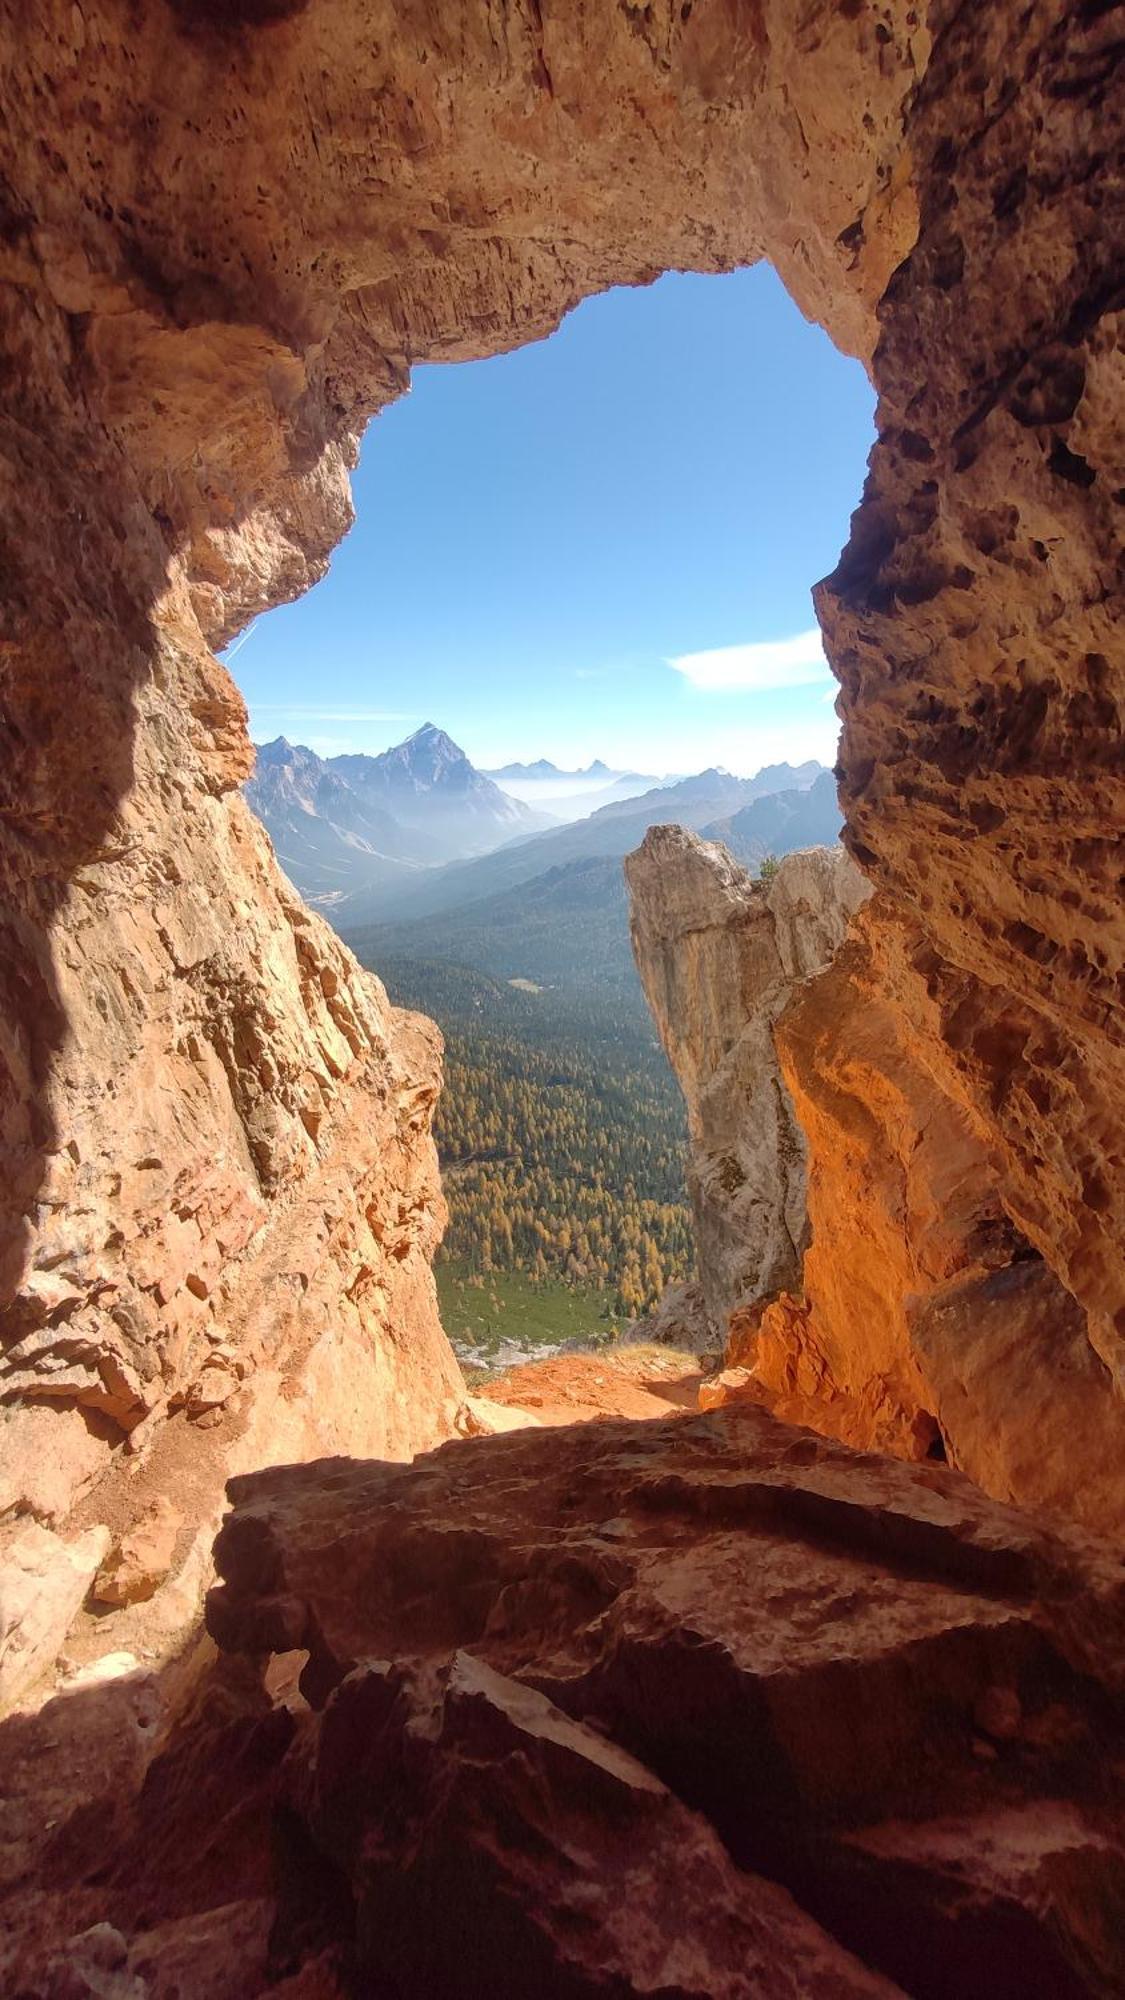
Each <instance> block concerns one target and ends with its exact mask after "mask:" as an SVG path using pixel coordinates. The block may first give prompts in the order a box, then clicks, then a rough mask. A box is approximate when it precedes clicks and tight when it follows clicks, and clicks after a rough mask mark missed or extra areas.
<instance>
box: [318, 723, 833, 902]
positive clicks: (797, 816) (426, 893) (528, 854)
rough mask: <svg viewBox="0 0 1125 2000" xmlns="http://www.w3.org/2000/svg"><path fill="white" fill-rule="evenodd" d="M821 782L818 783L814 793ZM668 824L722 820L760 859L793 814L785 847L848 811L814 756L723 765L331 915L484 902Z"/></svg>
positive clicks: (800, 843) (372, 892)
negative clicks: (751, 772) (783, 797)
mask: <svg viewBox="0 0 1125 2000" xmlns="http://www.w3.org/2000/svg"><path fill="white" fill-rule="evenodd" d="M822 780H826V783H821V781H822ZM818 783H820V790H819V791H816V792H815V796H814V795H813V794H814V788H815V787H816V785H817V784H818ZM782 793H785V794H793V797H792V799H791V800H790V802H789V803H788V804H787V805H784V806H773V807H770V808H769V809H768V811H767V815H766V823H761V824H760V823H759V822H758V821H757V820H755V819H746V820H744V819H743V818H742V815H743V813H744V812H745V813H748V812H749V811H750V809H751V808H752V807H754V806H755V805H756V804H761V803H764V802H765V801H766V800H767V799H769V798H772V797H773V796H774V795H775V794H782ZM806 795H807V796H806ZM669 821H674V822H676V823H678V824H679V825H680V826H688V827H692V828H694V829H695V830H696V831H697V832H701V833H703V834H704V835H705V836H706V837H707V838H709V839H710V838H716V839H720V838H724V835H723V834H720V833H719V832H718V831H717V829H718V828H719V826H720V825H722V826H723V827H726V828H729V844H730V845H731V846H732V848H733V850H734V851H735V852H736V854H738V855H739V856H740V857H741V856H742V855H745V858H746V859H748V860H752V859H759V858H760V857H761V856H762V855H763V854H766V853H768V852H770V851H771V836H772V835H773V834H775V833H776V834H777V835H778V836H780V835H781V831H782V829H783V828H784V827H787V826H788V825H789V822H790V821H792V826H791V828H790V831H789V832H788V833H787V834H786V835H785V839H784V845H783V846H782V847H780V848H779V849H778V852H782V853H784V852H788V850H789V848H791V847H807V846H809V845H810V844H812V845H815V844H818V843H819V842H821V841H824V840H829V841H831V840H834V839H835V838H836V834H837V831H838V829H839V826H840V815H839V813H838V812H837V810H836V787H835V784H834V782H833V780H832V778H831V776H830V774H829V773H827V772H826V771H824V769H823V767H822V766H821V765H820V764H817V763H815V762H809V763H807V764H800V765H796V766H795V765H792V764H771V765H768V766H767V767H766V769H765V770H763V771H759V772H758V773H757V775H756V776H755V777H753V778H734V777H732V776H731V774H730V772H729V771H721V770H717V769H715V770H709V771H701V772H699V773H698V775H697V776H695V777H692V778H683V779H681V780H680V781H679V782H678V783H677V784H673V785H661V786H657V787H654V788H653V789H652V790H650V791H647V792H645V793H643V794H642V795H641V796H640V797H639V798H631V799H621V800H615V801H613V802H611V803H610V804H609V805H605V806H602V807H601V808H600V809H599V810H598V811H597V812H594V813H591V814H590V816H589V818H587V819H583V820H579V821H577V822H576V823H574V824H572V825H569V826H559V827H551V828H549V829H548V830H547V831H546V832H543V833H537V834H534V835H532V836H530V837H528V838H523V837H519V838H517V839H515V840H512V841H509V842H508V843H507V844H506V845H504V846H503V847H499V848H497V849H495V850H494V851H493V852H492V853H491V854H486V855H481V856H477V857H475V858H473V859H470V860H465V861H453V862H449V863H447V864H446V866H445V867H443V868H434V869H429V870H427V871H426V872H425V873H424V874H422V875H417V874H416V875H414V876H412V877H411V878H410V879H409V880H403V879H402V877H401V876H399V877H398V878H396V879H394V880H391V879H385V880H384V881H382V882H380V883H379V884H378V886H377V887H373V888H358V889H356V890H355V891H354V892H353V893H352V894H351V895H348V896H346V897H344V898H342V899H341V901H340V902H339V904H338V905H337V907H336V908H334V909H333V911H332V921H333V923H335V924H336V925H337V928H338V929H340V930H342V931H347V930H350V929H352V928H354V927H355V926H356V925H359V924H366V923H378V922H382V921H389V920H393V919H400V918H414V917H424V916H430V915H433V914H435V913H436V912H438V911H440V910H447V909H452V908H454V907H461V906H463V905H465V904H469V903H477V902H480V901H481V900H482V899H483V898H485V897H489V896H494V895H496V894H498V893H499V892H500V891H501V890H504V889H511V888H515V887H517V886H518V885H519V884H520V883H522V882H530V881H531V880H532V879H533V878H534V877H535V876H538V875H542V874H544V873H546V871H547V870H548V869H551V868H560V867H564V866H565V865H566V864H567V863H568V862H571V861H585V860H589V859H591V858H593V857H594V856H598V855H604V856H610V857H613V858H614V859H616V860H620V859H621V858H622V857H623V856H624V855H626V854H628V853H629V852H630V851H631V849H632V848H634V847H637V846H638V845H639V844H640V842H641V841H642V840H643V839H644V836H645V834H646V833H647V831H648V829H649V827H650V826H659V825H661V824H662V823H665V822H669ZM767 823H768V824H767ZM713 829H714V831H713Z"/></svg>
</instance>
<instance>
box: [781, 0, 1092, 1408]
mask: <svg viewBox="0 0 1125 2000" xmlns="http://www.w3.org/2000/svg"><path fill="white" fill-rule="evenodd" d="M1118 13H1119V10H1118V9H1116V8H1105V7H1100V6H1099V7H1085V8H1084V7H1074V8H1072V7H1054V6H1041V5H1035V6H1032V7H1030V8H1021V9H1007V8H1002V7H992V6H986V7H973V8H959V9H952V8H951V9H949V10H945V9H943V10H942V12H941V17H940V19H941V25H940V30H939V32H938V33H937V35H936V38H935V44H934V51H933V55H932V58H931V61H930V63H929V66H928V68H927V72H926V75H925V78H924V79H923V80H922V82H921V84H920V86H919V90H918V94H917V97H916V98H915V100H914V102H913V105H912V108H911V114H910V148H911V154H912V159H913V172H914V179H915V185H916V187H917V189H918V193H919V206H920V215H921V223H920V232H919V238H918V242H917V244H916V246H915V247H914V249H913V250H912V252H911V254H910V255H909V256H908V257H907V258H906V259H905V260H904V262H903V263H902V264H901V265H900V267H899V269H898V270H897V271H896V273H895V274H894V277H893V278H892V280H891V283H890V285H889V287H888V289H887V292H886V294H885V296H884V298H883V301H882V303H881V306H880V312H879V317H880V339H879V346H878V350H877V354H876V359H875V371H874V372H875V377H876V381H877V383H878V387H879V398H880V400H879V416H878V424H879V434H880V435H879V443H878V444H877V446H876V448H875V452H874V454H873V457H872V460H871V471H870V477H869V480H868V484H867V488H866V490H865V494H864V500H863V505H862V507H861V508H860V511H859V513H858V515H857V516H856V517H855V519H854V521H853V529H852V538H851V541H850V544H849V546H848V548H847V550H846V551H845V553H844V556H843V558H842V559H841V563H840V566H839V568H838V569H837V571H836V573H835V575H834V576H833V577H831V578H830V579H829V580H828V582H827V583H826V584H825V585H824V586H823V587H822V588H821V590H820V592H819V593H818V597H817V605H818V610H819V613H820V616H821V619H822V621H823V623H824V626H825V631H826V636H827V642H828V649H829V653H830V656H831V658H832V661H833V664H834V667H835V669H836V672H837V674H838V675H839V677H840V679H841V682H842V685H843V695H842V699H841V704H840V705H841V709H842V713H843V716H844V722H845V728H844V737H843V750H842V757H841V766H842V773H843V779H842V787H841V798H842V804H843V807H844V810H845V812H846V815H847V828H846V832H845V839H846V840H847V842H848V843H849V845H850V846H851V849H852V852H853V853H854V854H855V855H856V857H857V858H858V859H859V860H860V861H861V863H862V864H863V866H864V867H865V868H866V869H868V870H869V872H871V873H872V874H873V875H874V876H875V878H876V879H877V880H878V881H879V882H881V883H882V884H884V885H886V886H887V887H889V888H890V889H892V890H893V891H894V896H895V899H896V904H897V907H898V909H899V911H900V912H901V911H902V910H903V908H904V907H905V908H906V909H907V910H909V911H910V913H911V916H912V917H916V918H917V920H918V923H919V925H920V929H921V933H922V942H921V943H920V944H919V943H916V942H913V941H911V945H910V946H909V947H908V948H907V950H906V951H905V953H904V954H903V956H902V959H901V964H902V969H903V979H904V981H909V982H911V983H913V985H914V987H915V992H914V995H913V997H912V998H911V999H910V1000H909V1003H908V1006H909V1012H910V1014H911V1016H912V1017H915V1018H916V1017H917V1016H918V1015H919V1014H920V1013H925V1014H927V1015H928V1018H929V1030H930V1034H931V1037H932V1044H933V1045H935V1046H934V1060H935V1062H936V1063H937V1065H938V1066H939V1068H944V1066H945V1064H946V1062H947V1060H948V1058H949V1057H952V1059H953V1061H954V1063H955V1064H956V1067H957V1070H958V1072H959V1074H960V1078H961V1084H962V1089H963V1091H964V1094H965V1096H966V1097H967V1098H968V1099H969V1101H970V1103H971V1105H972V1107H973V1111H974V1113H975V1115H977V1116H979V1118H980V1119H981V1121H982V1123H983V1124H984V1126H985V1128H986V1130H987V1133H988V1137H989V1143H990V1145H991V1146H992V1147H993V1148H995V1149H996V1151H997V1153H998V1154H999V1157H1000V1161H1001V1166H1002V1180H1001V1194H1002V1199H1003V1203H1004V1206H1005V1209H1006V1210H1007V1212H1008V1214H1009V1215H1010V1216H1011V1217H1012V1220H1013V1221H1014V1223H1015V1224H1016V1225H1017V1226H1018V1228H1019V1229H1020V1230H1021V1231H1022V1232H1023V1234H1024V1235H1025V1236H1026V1237H1027V1238H1028V1239H1029V1240H1030V1241H1031V1242H1032V1243H1033V1244H1034V1245H1035V1246H1036V1248H1037V1249H1038V1250H1039V1251H1041V1253H1042V1254H1043V1256H1044V1257H1045V1258H1046V1259H1047V1261H1048V1263H1049V1264H1050V1265H1051V1267H1052V1269H1053V1270H1054V1271H1055V1272H1056V1274H1057V1275H1058V1276H1059V1277H1060V1278H1061V1279H1062V1281H1063V1283H1064V1284H1065V1285H1066V1286H1067V1287H1068V1289H1069V1290H1070V1291H1071V1292H1072V1293H1073V1295H1074V1296H1075V1297H1076V1298H1077V1299H1078V1300H1079V1301H1080V1303H1081V1304H1082V1305H1083V1307H1085V1309H1086V1310H1087V1312H1088V1313H1089V1315H1090V1320H1089V1326H1090V1338H1091V1340H1092V1342H1093V1344H1094V1347H1095V1349H1096V1350H1097V1352H1098V1353H1099V1355H1100V1356H1101V1358H1102V1360H1103V1361H1104V1363H1105V1364H1106V1367H1107V1368H1108V1369H1109V1370H1110V1371H1111V1373H1112V1374H1113V1375H1114V1376H1115V1377H1116V1379H1117V1386H1118V1390H1119V1392H1120V1390H1121V1388H1122V1356H1123V1353H1125V1348H1123V1346H1122V1340H1123V1336H1125V1269H1123V1258H1122V1241H1123V1237H1125V1146H1123V1144H1122V1107H1123V1105H1125V1050H1123V1040H1122V1033H1121V1023H1122V1000H1123V998H1125V914H1123V913H1125V903H1123V900H1122V896H1121V857H1122V836H1123V833H1125V805H1123V784H1122V770H1123V751H1122V695H1123V685H1125V683H1123V675H1125V648H1123V647H1122V643H1121V623H1120V620H1121V614H1122V595H1121V592H1122V570H1121V507H1122V496H1123V492H1125V432H1123V420H1122V412H1123V408H1125V340H1123V321H1122V315H1121V291H1120V283H1121V260H1122V248H1123V238H1125V226H1123V224H1125V198H1123V185H1122V178H1121V127H1122V118H1123V115H1125V90H1123V89H1122V80H1121V62H1122V44H1121V40H1120V24H1119V20H1115V17H1117V16H1118ZM915 935H916V934H915ZM1068 1341H1069V1332H1068V1331H1067V1330H1066V1329H1064V1331H1063V1334H1062V1345H1063V1347H1064V1348H1065V1346H1066V1344H1067V1343H1068Z"/></svg>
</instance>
